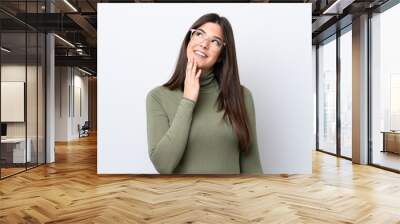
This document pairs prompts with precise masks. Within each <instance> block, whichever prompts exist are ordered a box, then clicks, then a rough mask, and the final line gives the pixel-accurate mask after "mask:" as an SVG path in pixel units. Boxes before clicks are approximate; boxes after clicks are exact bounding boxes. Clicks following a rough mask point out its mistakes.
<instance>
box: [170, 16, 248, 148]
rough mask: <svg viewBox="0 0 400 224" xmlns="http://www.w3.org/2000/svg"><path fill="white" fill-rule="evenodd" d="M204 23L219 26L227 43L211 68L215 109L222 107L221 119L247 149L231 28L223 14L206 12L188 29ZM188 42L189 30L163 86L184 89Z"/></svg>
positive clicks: (246, 134) (243, 104)
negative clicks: (214, 90)
mask: <svg viewBox="0 0 400 224" xmlns="http://www.w3.org/2000/svg"><path fill="white" fill-rule="evenodd" d="M207 22H212V23H216V24H218V25H220V26H221V28H222V31H223V34H224V37H225V43H226V45H225V46H224V47H223V48H222V49H221V53H220V57H219V59H218V60H217V62H216V64H215V65H214V68H213V73H214V75H215V79H216V80H217V83H218V85H219V89H220V92H219V95H218V98H217V102H218V111H222V110H224V116H223V118H224V120H227V119H228V121H229V122H230V123H231V125H232V127H233V129H234V131H235V133H236V136H237V138H238V140H239V149H240V151H242V152H248V151H249V148H250V130H249V120H248V116H247V113H246V107H245V103H244V97H243V89H242V86H241V85H240V80H239V71H238V65H237V59H236V49H235V40H234V38H233V31H232V27H231V24H230V23H229V21H228V20H227V19H226V18H225V17H221V16H219V15H218V14H215V13H209V14H205V15H203V16H201V17H200V18H199V19H198V20H197V21H196V22H194V23H193V25H192V26H191V27H190V29H197V28H198V27H200V26H201V25H203V24H205V23H207ZM190 29H189V30H190ZM189 41H190V32H189V31H188V32H187V34H186V36H185V38H184V40H183V42H182V45H181V49H180V52H179V56H178V61H177V64H176V67H175V71H174V73H173V75H172V77H171V78H170V80H169V81H168V82H167V83H165V84H164V85H163V86H165V87H168V88H169V89H171V90H174V89H177V88H180V89H181V90H182V91H183V89H184V82H185V76H186V64H187V55H186V48H187V46H188V44H189Z"/></svg>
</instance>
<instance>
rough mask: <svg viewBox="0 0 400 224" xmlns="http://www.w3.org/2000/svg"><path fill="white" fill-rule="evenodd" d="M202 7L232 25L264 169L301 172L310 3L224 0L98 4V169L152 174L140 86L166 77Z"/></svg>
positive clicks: (309, 134)
mask: <svg viewBox="0 0 400 224" xmlns="http://www.w3.org/2000/svg"><path fill="white" fill-rule="evenodd" d="M210 12H216V13H219V14H221V15H223V16H225V17H227V18H228V19H229V20H230V22H231V24H232V26H233V31H234V35H235V41H236V49H237V57H238V64H239V72H240V78H241V82H242V83H243V84H244V85H245V86H247V87H248V88H249V89H250V90H251V91H252V93H253V97H254V102H255V108H256V115H257V132H258V141H259V142H258V144H259V149H260V154H261V160H262V165H263V168H264V172H265V173H311V170H312V169H311V167H312V160H311V155H312V154H311V151H312V149H313V148H314V137H313V129H314V127H313V126H314V125H313V114H314V112H313V110H314V108H313V94H314V93H313V78H314V77H313V73H312V68H311V63H312V62H311V55H312V52H311V48H312V46H311V23H310V21H311V4H226V3H224V4H98V51H99V53H98V147H97V149H98V154H97V155H98V157H97V160H98V164H97V168H98V173H100V174H107V173H156V171H155V169H154V168H153V165H152V163H151V161H150V159H149V158H148V147H147V135H146V108H145V98H146V94H147V92H148V91H149V90H150V89H152V88H154V87H155V86H158V85H161V84H162V83H164V82H165V81H167V80H168V78H169V77H170V75H171V73H172V70H173V67H174V66H175V63H176V60H177V54H178V51H179V48H180V44H181V42H182V40H183V37H184V35H185V33H186V32H187V31H188V28H189V27H190V25H191V24H192V23H193V22H194V21H195V20H196V19H197V18H198V17H200V16H201V15H203V14H205V13H210ZM288 15H290V16H288ZM160 33H161V34H165V35H163V36H162V38H160V35H159V34H160Z"/></svg>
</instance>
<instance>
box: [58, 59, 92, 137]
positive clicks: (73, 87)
mask: <svg viewBox="0 0 400 224" xmlns="http://www.w3.org/2000/svg"><path fill="white" fill-rule="evenodd" d="M79 89H80V91H81V93H80V94H81V97H80V100H81V104H80V105H82V108H81V109H82V114H80V113H79V109H78V108H77V107H76V105H77V104H78V105H79V102H78V101H77V100H79V98H78V97H76V96H77V95H78V94H79V93H78V90H79ZM74 110H75V111H74ZM55 120H56V121H55V123H56V127H55V140H56V141H69V140H73V139H77V138H78V137H79V135H78V134H79V133H78V128H77V127H78V124H80V125H83V123H84V122H85V121H87V120H88V78H87V76H83V73H82V72H80V71H79V70H77V69H76V68H72V67H56V80H55Z"/></svg>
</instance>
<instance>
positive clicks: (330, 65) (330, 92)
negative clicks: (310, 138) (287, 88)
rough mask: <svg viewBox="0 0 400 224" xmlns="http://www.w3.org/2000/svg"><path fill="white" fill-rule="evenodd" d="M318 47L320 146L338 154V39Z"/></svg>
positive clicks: (321, 148) (334, 38)
mask: <svg viewBox="0 0 400 224" xmlns="http://www.w3.org/2000/svg"><path fill="white" fill-rule="evenodd" d="M330 39H331V40H330V41H327V42H326V43H323V44H321V45H319V47H318V62H317V63H318V117H319V119H318V120H319V122H318V146H319V150H322V151H326V152H330V153H334V154H336V37H332V38H330Z"/></svg>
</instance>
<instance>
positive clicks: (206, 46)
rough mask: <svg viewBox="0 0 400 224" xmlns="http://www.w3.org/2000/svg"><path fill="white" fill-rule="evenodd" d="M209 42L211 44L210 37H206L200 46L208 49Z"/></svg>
mask: <svg viewBox="0 0 400 224" xmlns="http://www.w3.org/2000/svg"><path fill="white" fill-rule="evenodd" d="M209 44H210V43H209V41H208V39H204V40H202V41H201V42H200V47H202V48H206V49H208V47H209Z"/></svg>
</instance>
